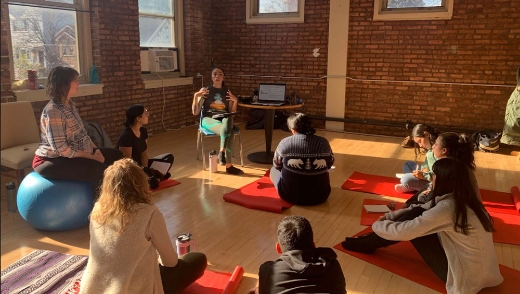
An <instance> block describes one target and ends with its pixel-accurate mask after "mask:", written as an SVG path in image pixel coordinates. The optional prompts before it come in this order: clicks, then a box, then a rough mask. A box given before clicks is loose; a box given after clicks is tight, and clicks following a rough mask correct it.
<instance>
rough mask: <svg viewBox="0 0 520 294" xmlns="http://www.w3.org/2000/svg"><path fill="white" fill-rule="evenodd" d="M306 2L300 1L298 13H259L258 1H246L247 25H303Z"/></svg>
mask: <svg viewBox="0 0 520 294" xmlns="http://www.w3.org/2000/svg"><path fill="white" fill-rule="evenodd" d="M304 16H305V0H298V12H287V13H258V0H246V23H247V24H272V23H303V22H305V19H304Z"/></svg>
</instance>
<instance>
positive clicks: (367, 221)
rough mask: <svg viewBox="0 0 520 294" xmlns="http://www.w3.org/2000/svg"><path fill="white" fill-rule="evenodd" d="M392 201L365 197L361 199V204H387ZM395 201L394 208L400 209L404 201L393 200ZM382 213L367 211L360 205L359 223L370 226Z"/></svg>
mask: <svg viewBox="0 0 520 294" xmlns="http://www.w3.org/2000/svg"><path fill="white" fill-rule="evenodd" d="M391 202H392V201H386V200H378V199H365V200H363V205H372V204H383V205H387V204H390V203H391ZM394 203H395V210H398V209H401V207H403V205H404V203H400V202H394ZM382 215H384V213H368V212H367V211H366V210H365V208H363V206H361V222H360V224H361V225H362V226H371V225H372V224H373V223H374V222H375V221H377V219H378V218H379V217H380V216H382Z"/></svg>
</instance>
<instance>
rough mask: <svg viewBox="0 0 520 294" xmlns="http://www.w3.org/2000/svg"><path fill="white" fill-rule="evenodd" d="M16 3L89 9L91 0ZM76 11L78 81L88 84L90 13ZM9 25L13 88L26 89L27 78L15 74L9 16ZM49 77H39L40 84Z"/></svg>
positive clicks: (90, 49)
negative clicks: (71, 2)
mask: <svg viewBox="0 0 520 294" xmlns="http://www.w3.org/2000/svg"><path fill="white" fill-rule="evenodd" d="M16 3H21V4H28V5H35V6H41V8H45V7H60V8H65V9H64V10H71V9H72V11H74V10H84V11H86V10H89V9H90V5H89V0H74V4H70V3H59V2H52V1H45V0H16ZM9 5H10V4H7V16H9ZM75 13H76V28H75V29H76V33H77V37H76V46H77V52H78V65H79V72H80V75H79V77H78V81H79V82H80V83H81V84H87V83H89V82H90V70H89V69H90V66H92V64H93V62H92V39H91V37H92V36H91V30H90V13H88V12H79V11H75ZM6 26H7V37H8V40H7V42H8V46H9V63H10V65H9V69H10V76H11V88H12V89H13V90H21V89H26V88H27V86H26V79H23V80H16V79H15V76H14V73H15V71H14V56H13V54H14V52H13V51H14V49H13V42H12V38H11V20H10V19H9V17H7V20H6ZM46 81H47V77H45V78H39V79H38V83H39V84H46Z"/></svg>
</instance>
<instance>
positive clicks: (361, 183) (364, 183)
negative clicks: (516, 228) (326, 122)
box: [341, 172, 520, 216]
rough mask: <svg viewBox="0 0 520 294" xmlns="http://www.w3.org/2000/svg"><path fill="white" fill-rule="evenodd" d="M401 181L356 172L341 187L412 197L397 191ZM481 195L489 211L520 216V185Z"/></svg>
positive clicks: (398, 196)
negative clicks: (396, 186) (507, 189)
mask: <svg viewBox="0 0 520 294" xmlns="http://www.w3.org/2000/svg"><path fill="white" fill-rule="evenodd" d="M399 183H400V181H399V179H398V178H393V177H385V176H378V175H370V174H364V173H360V172H354V173H352V175H351V176H350V177H349V178H348V179H347V180H345V182H344V183H343V185H342V186H341V188H343V189H345V190H351V191H357V192H364V193H371V194H377V195H383V196H390V197H396V198H401V199H408V198H410V197H411V196H412V195H413V193H399V192H397V191H395V188H394V186H395V185H396V184H399ZM515 195H516V196H515ZM480 196H481V197H482V202H483V203H484V206H485V207H486V209H487V211H489V212H499V213H506V214H512V215H518V216H520V211H519V210H518V208H517V206H518V207H519V208H520V191H518V187H516V186H515V187H512V188H511V193H506V192H499V191H491V190H486V189H480Z"/></svg>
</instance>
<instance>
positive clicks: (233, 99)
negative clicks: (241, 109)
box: [226, 90, 238, 104]
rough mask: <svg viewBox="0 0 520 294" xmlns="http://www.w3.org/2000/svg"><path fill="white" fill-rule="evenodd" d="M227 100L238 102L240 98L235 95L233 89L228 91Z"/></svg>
mask: <svg viewBox="0 0 520 294" xmlns="http://www.w3.org/2000/svg"><path fill="white" fill-rule="evenodd" d="M226 98H227V99H226V100H227V101H233V103H235V104H237V103H238V98H237V96H235V95H234V94H233V93H231V91H229V90H228V91H227V96H226Z"/></svg>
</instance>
